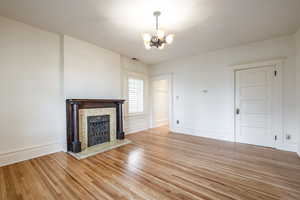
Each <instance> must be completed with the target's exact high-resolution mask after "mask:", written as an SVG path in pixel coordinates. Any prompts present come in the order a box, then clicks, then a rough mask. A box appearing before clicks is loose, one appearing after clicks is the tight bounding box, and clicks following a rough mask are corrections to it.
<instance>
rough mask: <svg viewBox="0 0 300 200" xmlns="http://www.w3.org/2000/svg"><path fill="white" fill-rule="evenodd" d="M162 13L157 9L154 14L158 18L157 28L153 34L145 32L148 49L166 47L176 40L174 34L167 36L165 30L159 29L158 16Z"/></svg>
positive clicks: (145, 42)
mask: <svg viewBox="0 0 300 200" xmlns="http://www.w3.org/2000/svg"><path fill="white" fill-rule="evenodd" d="M160 15H161V12H160V11H155V12H154V13H153V16H154V17H155V18H156V30H155V32H154V34H153V35H150V34H149V33H145V34H143V39H144V45H145V48H146V49H151V48H152V47H156V48H158V49H164V48H165V45H166V44H171V43H172V42H173V40H174V34H169V35H167V36H165V32H164V31H163V30H161V29H158V17H159V16H160Z"/></svg>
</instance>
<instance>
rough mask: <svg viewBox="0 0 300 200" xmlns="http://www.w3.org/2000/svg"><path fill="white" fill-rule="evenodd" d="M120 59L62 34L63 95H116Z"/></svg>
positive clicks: (119, 73) (118, 91)
mask: <svg viewBox="0 0 300 200" xmlns="http://www.w3.org/2000/svg"><path fill="white" fill-rule="evenodd" d="M120 62H121V61H120V55H119V54H117V53H114V52H112V51H108V50H106V49H103V48H100V47H98V46H96V45H93V44H91V43H88V42H85V41H81V40H78V39H75V38H72V37H69V36H64V84H65V95H66V98H67V99H72V98H73V99H76V98H79V99H80V98H120V97H121V94H122V92H121V84H122V82H121V66H120Z"/></svg>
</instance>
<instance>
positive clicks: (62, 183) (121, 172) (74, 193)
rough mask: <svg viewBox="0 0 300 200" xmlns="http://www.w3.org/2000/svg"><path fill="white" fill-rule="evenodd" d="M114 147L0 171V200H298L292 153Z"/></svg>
mask: <svg viewBox="0 0 300 200" xmlns="http://www.w3.org/2000/svg"><path fill="white" fill-rule="evenodd" d="M128 138H129V139H131V140H132V141H133V144H129V145H126V146H123V147H120V148H118V149H114V150H111V151H109V152H106V153H102V154H99V155H97V156H94V157H90V158H88V159H85V160H81V161H78V160H75V159H74V158H73V157H71V156H70V155H68V154H66V153H55V154H52V155H48V156H44V157H40V158H36V159H33V160H30V161H25V162H22V163H18V164H14V165H10V166H6V167H2V168H0V199H1V200H2V199H38V200H40V199H72V200H73V199H154V200H164V199H172V200H176V199H186V200H189V199H220V200H227V199H259V200H265V199H282V200H290V199H298V200H299V199H300V159H299V158H298V156H297V155H296V154H295V153H289V152H283V151H277V150H273V149H268V148H261V147H256V146H251V145H243V144H234V143H230V142H223V141H217V140H212V139H205V138H200V137H194V136H188V135H182V134H173V133H168V131H167V129H166V128H158V129H153V130H151V131H148V132H141V133H137V134H132V135H130V136H128Z"/></svg>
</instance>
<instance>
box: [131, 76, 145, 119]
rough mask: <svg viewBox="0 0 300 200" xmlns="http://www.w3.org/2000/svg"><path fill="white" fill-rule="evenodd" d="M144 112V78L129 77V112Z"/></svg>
mask: <svg viewBox="0 0 300 200" xmlns="http://www.w3.org/2000/svg"><path fill="white" fill-rule="evenodd" d="M142 112H144V80H142V79H138V78H132V77H129V78H128V113H129V114H133V113H142Z"/></svg>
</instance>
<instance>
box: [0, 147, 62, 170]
mask: <svg viewBox="0 0 300 200" xmlns="http://www.w3.org/2000/svg"><path fill="white" fill-rule="evenodd" d="M62 149H63V148H62V143H61V142H53V143H49V144H44V145H36V146H31V147H28V148H22V149H16V150H13V151H9V152H0V167H2V166H5V165H10V164H13V163H17V162H21V161H25V160H29V159H32V158H36V157H40V156H44V155H47V154H51V153H55V152H59V151H62Z"/></svg>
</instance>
